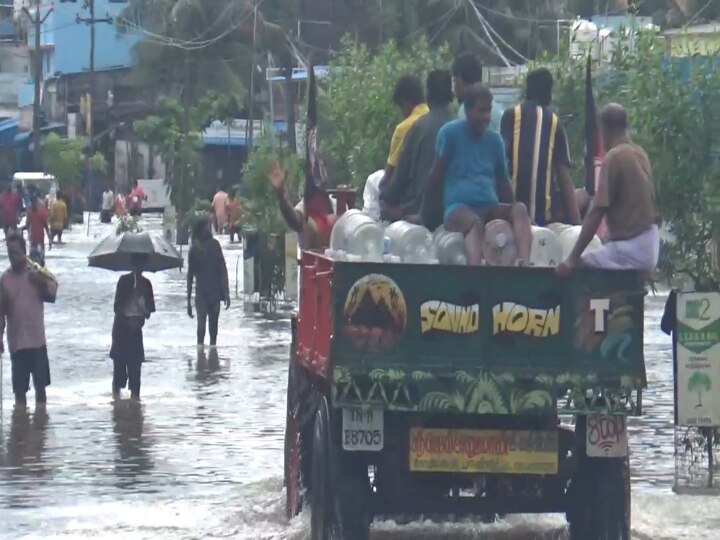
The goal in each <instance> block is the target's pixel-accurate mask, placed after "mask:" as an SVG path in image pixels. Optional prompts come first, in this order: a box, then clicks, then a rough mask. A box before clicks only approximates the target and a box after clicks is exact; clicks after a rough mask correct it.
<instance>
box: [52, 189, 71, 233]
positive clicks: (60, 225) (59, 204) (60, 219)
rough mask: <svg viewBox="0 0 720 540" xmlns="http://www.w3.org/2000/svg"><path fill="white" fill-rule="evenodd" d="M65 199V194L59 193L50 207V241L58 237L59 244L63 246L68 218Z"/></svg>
mask: <svg viewBox="0 0 720 540" xmlns="http://www.w3.org/2000/svg"><path fill="white" fill-rule="evenodd" d="M63 199H64V197H63V194H62V193H61V192H59V191H58V193H57V195H56V196H55V200H54V201H53V203H52V205H50V240H51V241H53V240H54V239H55V237H57V243H58V244H62V234H63V230H64V229H65V223H66V221H67V217H68V211H67V205H66V204H65V201H64V200H63Z"/></svg>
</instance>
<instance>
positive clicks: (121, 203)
mask: <svg viewBox="0 0 720 540" xmlns="http://www.w3.org/2000/svg"><path fill="white" fill-rule="evenodd" d="M115 215H116V216H118V217H123V216H126V215H127V203H126V202H125V195H123V194H122V193H120V192H119V191H118V193H117V195H115Z"/></svg>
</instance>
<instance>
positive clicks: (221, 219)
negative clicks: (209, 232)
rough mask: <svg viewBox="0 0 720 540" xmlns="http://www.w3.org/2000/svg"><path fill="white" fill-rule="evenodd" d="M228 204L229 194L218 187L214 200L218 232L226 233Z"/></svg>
mask: <svg viewBox="0 0 720 540" xmlns="http://www.w3.org/2000/svg"><path fill="white" fill-rule="evenodd" d="M227 204H228V194H227V193H225V190H224V189H223V188H220V189H218V191H217V193H215V196H214V197H213V200H212V206H213V214H214V215H215V231H217V233H218V234H224V233H225V228H226V227H227V222H228V215H227Z"/></svg>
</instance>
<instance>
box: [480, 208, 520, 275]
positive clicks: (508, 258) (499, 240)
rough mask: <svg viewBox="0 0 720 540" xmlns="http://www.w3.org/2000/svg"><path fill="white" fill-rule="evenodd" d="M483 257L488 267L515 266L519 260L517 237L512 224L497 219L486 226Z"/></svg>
mask: <svg viewBox="0 0 720 540" xmlns="http://www.w3.org/2000/svg"><path fill="white" fill-rule="evenodd" d="M483 256H484V257H485V263H486V264H487V265H488V266H513V265H514V264H515V262H516V261H517V259H518V252H517V246H516V245H515V235H514V234H513V230H512V227H511V226H510V223H508V222H507V221H505V220H503V219H495V220H493V221H491V222H490V223H488V224H487V225H485V239H484V242H483Z"/></svg>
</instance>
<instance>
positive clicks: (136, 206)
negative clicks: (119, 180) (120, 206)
mask: <svg viewBox="0 0 720 540" xmlns="http://www.w3.org/2000/svg"><path fill="white" fill-rule="evenodd" d="M146 200H147V194H146V193H145V190H144V189H143V188H142V186H141V185H140V184H138V183H137V180H136V181H135V182H133V188H132V191H130V202H129V205H128V211H129V212H130V215H131V216H140V215H142V205H143V202H144V201H146Z"/></svg>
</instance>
